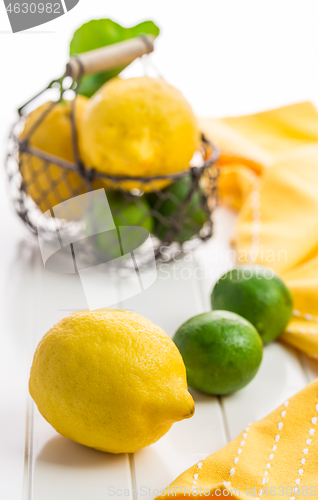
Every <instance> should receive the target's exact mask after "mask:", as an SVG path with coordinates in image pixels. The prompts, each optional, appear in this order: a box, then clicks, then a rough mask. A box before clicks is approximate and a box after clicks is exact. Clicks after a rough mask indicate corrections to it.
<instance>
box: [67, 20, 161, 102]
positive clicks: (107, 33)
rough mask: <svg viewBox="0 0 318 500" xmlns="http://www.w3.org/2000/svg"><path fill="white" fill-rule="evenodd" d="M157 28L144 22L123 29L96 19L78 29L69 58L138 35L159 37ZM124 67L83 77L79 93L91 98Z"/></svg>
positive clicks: (112, 23) (110, 22)
mask: <svg viewBox="0 0 318 500" xmlns="http://www.w3.org/2000/svg"><path fill="white" fill-rule="evenodd" d="M159 32H160V30H159V28H158V26H156V25H155V24H154V23H153V22H152V21H144V22H143V23H140V24H137V25H136V26H133V27H131V28H124V27H123V26H120V24H117V23H115V22H114V21H112V20H111V19H96V20H92V21H89V22H88V23H85V24H83V25H82V26H81V27H80V28H78V29H77V30H76V31H75V33H74V35H73V38H72V40H71V44H70V56H74V55H76V54H81V53H82V52H87V51H89V50H94V49H98V48H100V47H105V46H106V45H111V44H113V43H118V42H122V41H123V40H128V39H129V38H134V37H137V36H139V35H142V34H144V35H153V36H154V37H157V36H158V35H159ZM125 67H126V66H122V67H120V68H114V69H112V70H110V71H105V72H103V73H98V74H96V75H87V76H84V78H83V79H82V82H81V86H80V89H79V93H80V94H83V95H86V96H87V97H91V96H92V95H93V94H94V93H95V92H96V91H97V90H98V89H99V88H100V87H101V86H102V85H103V84H104V83H105V82H107V80H109V79H110V78H114V77H115V76H117V75H118V74H119V73H120V72H121V71H122V70H123V69H124V68H125Z"/></svg>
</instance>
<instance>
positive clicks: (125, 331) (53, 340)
mask: <svg viewBox="0 0 318 500" xmlns="http://www.w3.org/2000/svg"><path fill="white" fill-rule="evenodd" d="M29 388H30V393H31V396H32V398H33V399H34V401H35V402H36V404H37V407H38V409H39V411H40V412H41V414H42V415H43V417H44V418H45V419H46V420H47V421H48V422H49V423H50V424H51V425H52V426H53V427H54V428H55V429H56V430H57V431H58V432H59V433H60V434H62V435H63V436H65V437H67V438H70V439H72V440H74V441H76V442H78V443H81V444H84V445H86V446H90V447H92V448H96V449H98V450H102V451H107V452H111V453H125V452H129V453H132V452H134V451H136V450H139V449H140V448H143V447H145V446H148V445H150V444H152V443H154V442H156V441H157V440H158V439H159V438H160V437H161V436H163V435H164V434H165V433H166V432H167V431H168V430H169V429H170V427H171V426H172V424H173V423H174V422H176V421H179V420H183V419H185V418H189V417H191V416H192V415H193V413H194V402H193V399H192V397H191V395H190V394H189V392H188V390H187V382H186V372H185V367H184V364H183V361H182V358H181V355H180V353H179V351H178V349H177V347H176V346H175V344H174V343H173V341H172V340H171V339H170V338H169V337H168V335H167V334H166V333H165V332H164V331H163V330H162V329H161V328H159V327H158V326H156V325H154V324H153V323H152V322H151V321H149V320H148V319H145V318H143V317H142V316H140V315H139V314H135V313H133V312H129V311H121V310H116V309H98V310H94V311H80V312H76V313H73V314H71V315H70V316H68V317H66V318H64V319H63V320H61V321H60V322H59V323H57V324H56V325H55V326H54V327H53V328H52V329H51V330H50V331H49V332H48V333H47V334H46V335H45V336H44V337H43V339H42V340H41V342H40V343H39V345H38V347H37V350H36V352H35V355H34V359H33V364H32V368H31V375H30V382H29Z"/></svg>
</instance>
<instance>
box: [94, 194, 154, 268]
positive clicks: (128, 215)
mask: <svg viewBox="0 0 318 500" xmlns="http://www.w3.org/2000/svg"><path fill="white" fill-rule="evenodd" d="M127 196H128V197H126V196H124V195H123V194H122V193H121V192H120V191H108V192H107V199H108V203H109V206H110V209H111V212H112V216H113V219H114V223H115V226H116V227H117V228H118V227H119V226H138V227H142V228H144V229H146V230H147V231H149V232H150V233H151V232H152V231H153V227H154V222H153V218H152V217H151V215H150V206H149V204H148V202H147V200H146V198H145V197H144V196H140V197H139V196H138V197H137V196H134V197H132V196H129V195H127ZM94 220H95V221H98V222H102V221H103V220H108V214H107V213H106V212H105V205H104V204H98V203H95V204H94V209H93V218H92V219H91V217H90V216H89V217H87V220H86V228H87V230H88V232H90V233H91V232H92V231H91V230H90V229H91V225H92V224H94ZM94 238H95V240H96V245H97V248H98V250H99V251H100V252H102V253H103V254H105V255H106V256H107V257H108V258H109V259H115V258H117V257H120V256H121V249H120V245H119V240H118V238H119V235H118V232H117V231H116V230H112V231H105V232H103V233H99V234H96V235H95V236H94ZM142 243H143V240H142V235H141V234H140V233H138V232H137V231H135V232H134V231H131V232H128V233H126V236H125V246H126V247H129V249H130V250H133V249H135V248H137V247H138V246H139V245H140V244H142Z"/></svg>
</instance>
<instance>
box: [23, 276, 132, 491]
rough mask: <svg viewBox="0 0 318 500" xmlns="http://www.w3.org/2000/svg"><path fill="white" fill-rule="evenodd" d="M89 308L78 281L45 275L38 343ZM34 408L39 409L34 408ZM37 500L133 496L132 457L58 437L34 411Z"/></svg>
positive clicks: (74, 277)
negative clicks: (56, 326) (63, 321)
mask: <svg viewBox="0 0 318 500" xmlns="http://www.w3.org/2000/svg"><path fill="white" fill-rule="evenodd" d="M85 308H87V304H86V300H85V295H84V292H83V289H82V285H81V283H80V280H79V277H78V276H77V275H58V274H54V273H50V272H48V271H46V270H45V269H42V270H41V287H40V293H39V296H38V310H39V315H38V324H37V342H38V341H39V340H40V339H41V338H42V336H43V335H44V334H45V333H46V331H47V330H48V329H49V328H50V327H51V326H52V325H53V324H55V323H56V322H57V321H58V320H60V319H61V318H63V317H64V316H67V315H68V314H70V313H71V312H72V311H74V310H80V309H85ZM34 406H35V405H34ZM32 446H33V448H32V455H33V460H32V465H33V471H32V500H43V499H44V498H45V500H56V499H57V498H58V499H59V500H70V498H76V500H87V498H90V499H91V500H105V498H108V497H112V496H115V492H116V490H118V489H122V490H127V492H128V493H129V494H128V495H125V496H128V498H130V497H131V495H132V482H131V472H130V461H129V456H128V455H127V454H122V455H111V454H108V453H102V452H99V451H96V450H93V449H91V448H87V447H85V446H81V445H79V444H77V443H74V442H73V441H71V440H69V439H66V438H64V437H63V436H61V435H59V434H58V433H57V432H56V431H55V430H54V429H53V428H52V427H51V426H50V425H49V424H48V423H47V422H46V421H45V419H44V418H43V417H42V416H41V415H40V414H39V412H38V410H37V409H36V408H34V422H33V443H32Z"/></svg>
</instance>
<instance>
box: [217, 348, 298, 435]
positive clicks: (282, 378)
mask: <svg viewBox="0 0 318 500" xmlns="http://www.w3.org/2000/svg"><path fill="white" fill-rule="evenodd" d="M306 384H307V379H306V376H305V374H304V371H303V369H302V366H301V363H300V360H299V356H298V353H296V351H294V350H293V349H291V348H288V347H286V346H284V345H282V344H280V343H279V342H272V343H271V344H269V345H267V346H265V348H264V357H263V361H262V364H261V367H260V369H259V371H258V373H257V375H256V377H255V378H254V379H253V380H252V382H250V384H248V385H247V386H246V387H244V389H242V390H240V391H238V392H236V393H235V394H232V395H229V396H226V397H223V398H222V404H223V408H224V412H225V418H226V421H227V426H228V430H229V437H230V439H231V440H232V439H234V438H235V437H236V436H238V434H239V433H240V432H242V430H243V429H244V428H245V427H246V426H247V425H248V424H249V423H251V422H255V421H257V420H260V419H262V418H263V417H265V416H266V415H268V414H269V413H270V412H271V411H273V410H275V408H277V406H279V405H280V404H282V403H283V402H284V401H285V400H286V399H288V398H290V397H291V396H293V395H294V394H295V393H296V392H298V391H300V390H301V389H302V388H303V387H305V385H306Z"/></svg>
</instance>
